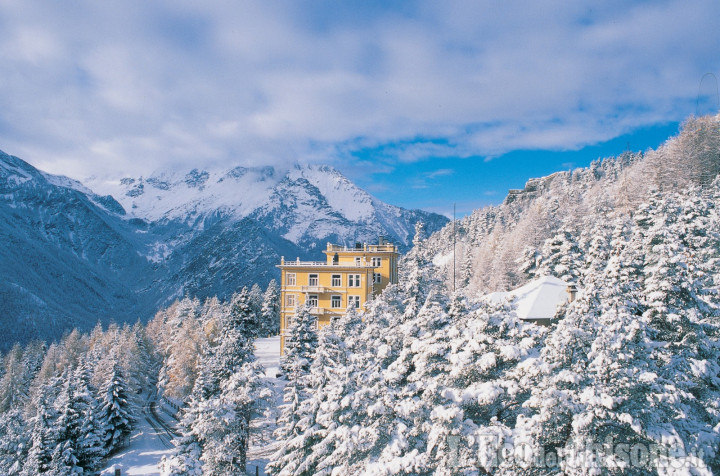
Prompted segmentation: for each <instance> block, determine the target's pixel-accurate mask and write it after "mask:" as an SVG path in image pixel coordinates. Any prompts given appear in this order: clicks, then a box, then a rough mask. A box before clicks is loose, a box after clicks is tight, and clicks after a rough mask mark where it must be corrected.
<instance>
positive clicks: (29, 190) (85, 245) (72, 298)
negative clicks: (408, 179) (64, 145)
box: [0, 152, 447, 348]
mask: <svg viewBox="0 0 720 476" xmlns="http://www.w3.org/2000/svg"><path fill="white" fill-rule="evenodd" d="M88 185H89V186H90V187H92V188H93V189H94V190H96V191H100V192H102V193H103V195H98V194H96V193H94V192H93V191H91V189H90V188H88V187H86V186H85V185H83V184H81V183H79V182H77V181H73V180H70V179H68V178H66V177H59V176H53V175H50V174H46V173H43V172H41V171H39V170H37V169H35V168H33V167H32V166H30V165H29V164H27V163H26V162H24V161H22V160H21V159H19V158H17V157H13V156H10V155H7V154H5V153H1V152H0V237H2V241H3V245H4V246H2V247H0V269H1V270H2V271H1V272H0V273H1V274H0V278H1V279H0V315H1V317H0V320H2V324H3V327H4V328H5V329H7V332H6V333H5V334H4V335H3V337H2V338H0V348H6V347H7V345H8V344H9V343H12V342H14V341H26V340H28V339H31V338H36V337H37V338H53V337H57V336H59V335H60V334H61V333H62V331H63V330H65V329H71V328H73V327H77V328H80V329H88V328H89V327H91V326H93V325H94V324H95V323H96V322H98V321H102V322H108V321H110V320H115V321H119V322H127V321H134V320H136V319H146V318H147V317H149V316H151V315H152V314H153V313H154V312H155V311H156V310H157V309H158V308H159V307H160V306H162V305H165V304H167V303H169V302H170V301H172V300H173V299H175V298H177V297H181V296H196V297H199V298H201V299H203V298H205V297H208V296H214V295H217V296H220V297H223V298H224V297H227V296H229V295H231V294H232V293H233V292H235V291H236V290H238V289H239V288H240V287H242V286H244V285H251V284H253V283H259V284H261V285H265V284H266V283H267V282H268V281H269V280H270V279H272V278H274V277H276V276H277V274H278V273H277V269H276V268H275V265H276V264H277V263H278V262H279V261H280V257H281V256H287V257H295V256H301V257H303V258H306V259H312V258H317V259H319V258H321V257H322V254H321V250H322V249H323V248H324V246H325V243H326V242H327V241H333V242H340V243H351V242H353V241H355V240H357V241H374V240H376V239H377V236H378V235H385V236H386V237H387V238H388V239H390V240H392V241H394V242H396V243H398V244H399V245H400V246H401V248H402V249H407V248H408V247H409V244H410V241H411V238H412V236H411V235H412V230H413V227H414V223H415V222H416V221H418V220H423V221H425V222H426V223H428V225H429V227H430V228H431V229H439V228H441V227H442V226H443V225H444V224H445V223H446V222H447V219H446V218H445V217H442V216H439V215H434V214H430V213H426V212H422V211H409V210H404V209H401V208H399V207H394V206H391V205H387V204H385V203H382V202H380V201H378V200H376V199H375V198H373V197H372V196H370V195H369V194H367V193H366V192H364V191H363V190H361V189H359V188H358V187H357V186H355V185H354V184H352V183H351V182H350V181H349V180H348V179H346V178H345V177H343V176H342V175H341V174H340V173H339V172H338V171H337V170H334V169H332V168H329V167H296V168H294V169H292V170H290V171H287V172H282V171H278V170H275V169H273V168H270V167H264V168H242V167H236V168H233V169H230V170H224V171H223V170H212V171H204V170H192V171H190V172H186V173H158V174H156V175H153V176H152V177H147V178H124V179H121V180H117V181H114V182H100V181H91V182H88ZM113 196H114V197H115V198H113ZM116 199H117V200H116Z"/></svg>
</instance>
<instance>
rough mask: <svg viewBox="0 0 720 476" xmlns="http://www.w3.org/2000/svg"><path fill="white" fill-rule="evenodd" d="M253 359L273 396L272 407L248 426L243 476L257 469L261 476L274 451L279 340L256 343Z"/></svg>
mask: <svg viewBox="0 0 720 476" xmlns="http://www.w3.org/2000/svg"><path fill="white" fill-rule="evenodd" d="M255 358H256V359H257V361H258V362H259V363H261V364H262V365H263V367H265V375H266V378H267V380H268V382H269V383H270V384H271V385H272V389H273V391H274V392H275V405H273V407H272V408H270V409H268V411H267V412H266V413H265V415H264V416H263V417H261V418H256V419H255V420H253V421H252V422H251V423H250V448H249V450H248V455H247V457H248V459H247V473H248V474H250V475H254V474H255V468H257V469H258V474H265V465H266V464H268V463H269V462H270V459H271V457H272V455H273V454H274V453H275V452H276V451H277V449H278V448H277V441H275V439H274V438H273V432H274V431H275V428H277V424H276V421H277V417H278V416H279V414H280V411H279V407H280V405H282V392H283V388H284V387H285V380H283V379H279V378H277V374H278V372H279V370H280V337H279V336H275V337H268V338H267V339H257V340H256V341H255Z"/></svg>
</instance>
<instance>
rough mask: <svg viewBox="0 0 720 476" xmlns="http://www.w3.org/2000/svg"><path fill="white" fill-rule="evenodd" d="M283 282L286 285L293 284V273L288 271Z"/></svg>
mask: <svg viewBox="0 0 720 476" xmlns="http://www.w3.org/2000/svg"><path fill="white" fill-rule="evenodd" d="M285 284H286V285H287V286H295V273H288V274H286V275H285Z"/></svg>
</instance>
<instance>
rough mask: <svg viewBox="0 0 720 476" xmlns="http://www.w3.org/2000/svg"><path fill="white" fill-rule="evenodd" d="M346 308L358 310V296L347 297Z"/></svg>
mask: <svg viewBox="0 0 720 476" xmlns="http://www.w3.org/2000/svg"><path fill="white" fill-rule="evenodd" d="M348 307H355V309H358V308H359V307H360V296H348Z"/></svg>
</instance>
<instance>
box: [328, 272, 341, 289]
mask: <svg viewBox="0 0 720 476" xmlns="http://www.w3.org/2000/svg"><path fill="white" fill-rule="evenodd" d="M330 279H331V281H330V282H331V283H332V284H331V286H332V287H334V288H339V287H340V286H342V274H333V275H332V277H331V278H330Z"/></svg>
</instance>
